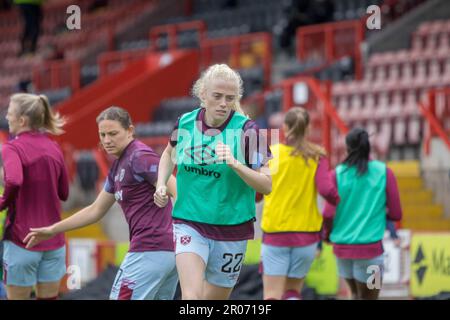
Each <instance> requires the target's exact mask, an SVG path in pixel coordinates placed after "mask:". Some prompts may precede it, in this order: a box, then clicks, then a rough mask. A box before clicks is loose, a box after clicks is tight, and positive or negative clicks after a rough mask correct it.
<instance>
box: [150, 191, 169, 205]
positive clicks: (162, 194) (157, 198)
mask: <svg viewBox="0 0 450 320" xmlns="http://www.w3.org/2000/svg"><path fill="white" fill-rule="evenodd" d="M153 200H154V202H155V204H156V205H157V206H158V207H160V208H164V207H165V206H167V203H168V202H169V196H168V195H167V187H166V186H160V187H157V188H156V191H155V193H154V194H153Z"/></svg>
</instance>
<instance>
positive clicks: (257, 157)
mask: <svg viewBox="0 0 450 320" xmlns="http://www.w3.org/2000/svg"><path fill="white" fill-rule="evenodd" d="M243 130H244V146H243V148H244V155H245V164H246V165H247V167H249V168H252V169H259V168H261V167H263V166H264V165H266V164H267V162H268V161H269V160H270V159H272V152H271V151H270V147H269V142H268V140H267V137H266V136H265V135H263V134H262V132H260V129H259V127H258V125H257V124H256V122H255V121H253V120H249V121H247V122H246V123H245V125H244V128H243ZM255 142H256V143H255Z"/></svg>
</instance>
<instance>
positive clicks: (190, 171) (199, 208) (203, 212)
mask: <svg viewBox="0 0 450 320" xmlns="http://www.w3.org/2000/svg"><path fill="white" fill-rule="evenodd" d="M200 110H201V109H200V108H199V109H196V110H194V111H192V112H189V113H186V114H184V115H183V116H182V117H181V118H180V120H179V125H178V136H177V141H178V142H177V145H176V160H177V190H183V191H182V192H178V193H177V200H176V202H175V205H174V208H173V217H174V218H180V219H184V220H190V221H195V222H201V223H207V224H216V225H236V224H240V223H244V222H246V221H249V220H251V219H253V218H254V217H255V190H254V189H252V188H251V187H250V186H249V185H247V184H246V183H245V182H244V181H243V180H242V179H241V178H240V177H239V176H238V175H237V173H235V172H234V170H233V169H231V168H230V167H229V166H228V165H227V164H226V163H217V161H216V160H217V156H216V154H215V148H216V145H217V143H218V142H219V141H221V142H223V143H224V144H226V145H228V146H229V147H230V149H231V151H232V152H233V155H234V157H235V158H236V159H237V160H239V162H241V163H245V161H244V154H243V152H242V148H241V140H242V137H243V127H244V125H245V123H246V122H247V121H248V118H246V117H245V116H244V115H241V114H239V113H237V112H235V113H234V114H233V116H232V118H231V119H230V121H229V123H228V124H227V126H226V128H225V129H224V130H223V131H222V132H221V133H220V134H216V135H213V136H209V135H204V134H203V133H202V132H201V123H198V124H196V122H197V121H196V119H197V115H198V113H199V112H200Z"/></svg>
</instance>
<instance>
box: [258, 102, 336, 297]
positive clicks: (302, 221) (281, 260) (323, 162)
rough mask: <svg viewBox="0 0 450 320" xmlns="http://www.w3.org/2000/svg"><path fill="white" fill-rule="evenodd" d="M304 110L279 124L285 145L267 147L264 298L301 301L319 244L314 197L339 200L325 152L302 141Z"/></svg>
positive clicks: (291, 112) (295, 111) (297, 110)
mask: <svg viewBox="0 0 450 320" xmlns="http://www.w3.org/2000/svg"><path fill="white" fill-rule="evenodd" d="M308 125H309V115H308V113H307V111H306V110H305V109H303V108H300V107H293V108H291V109H290V110H289V111H288V112H287V114H286V116H285V118H284V123H283V126H282V130H283V131H284V135H285V137H286V144H277V145H272V146H271V147H270V148H271V151H272V155H273V159H272V160H270V161H269V167H270V173H271V175H272V192H271V193H270V194H269V195H267V196H265V197H264V207H263V216H262V222H261V227H262V230H263V239H262V249H261V270H260V271H261V273H262V274H263V284H264V299H300V298H301V296H300V292H301V288H302V286H303V280H304V278H305V276H306V273H307V272H308V270H309V268H310V266H311V263H312V261H313V260H314V256H315V252H316V249H317V245H318V243H319V241H320V230H321V228H322V216H321V214H320V212H319V209H318V207H317V193H319V194H320V195H321V196H323V197H324V198H325V199H326V200H327V201H329V202H331V203H337V202H338V201H339V195H338V193H337V189H336V187H335V186H334V185H333V184H332V183H331V180H330V177H329V174H328V160H327V158H326V154H325V150H324V149H323V148H322V147H320V146H318V145H315V144H313V143H311V142H309V141H308V140H307V139H306V135H307V132H308Z"/></svg>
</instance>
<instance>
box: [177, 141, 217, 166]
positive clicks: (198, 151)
mask: <svg viewBox="0 0 450 320" xmlns="http://www.w3.org/2000/svg"><path fill="white" fill-rule="evenodd" d="M184 153H185V154H186V155H187V156H188V157H190V158H191V159H192V160H193V161H194V163H195V164H197V165H199V166H206V165H208V164H212V163H214V162H215V161H216V159H215V157H216V152H215V151H214V150H213V149H212V148H211V147H210V146H208V145H207V144H202V145H198V146H194V147H191V148H186V149H184Z"/></svg>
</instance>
